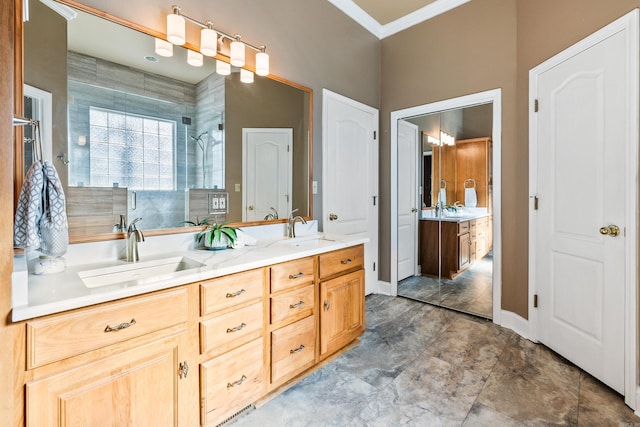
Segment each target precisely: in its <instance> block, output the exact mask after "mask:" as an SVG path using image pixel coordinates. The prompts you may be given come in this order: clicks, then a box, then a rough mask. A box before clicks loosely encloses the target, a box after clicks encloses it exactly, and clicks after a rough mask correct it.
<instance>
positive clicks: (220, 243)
mask: <svg viewBox="0 0 640 427" xmlns="http://www.w3.org/2000/svg"><path fill="white" fill-rule="evenodd" d="M185 222H186V223H188V224H191V225H195V226H197V225H204V226H205V228H204V229H202V231H200V232H198V233H197V234H196V242H198V243H200V242H203V243H204V246H205V247H206V248H207V249H212V250H221V249H226V248H228V247H229V246H233V244H234V243H235V242H236V239H237V238H238V235H237V233H236V230H238V228H236V227H231V226H229V225H227V224H228V222H223V223H220V224H218V222H214V223H212V224H210V223H209V220H208V218H204V219H203V220H201V221H199V222H198V223H197V224H196V223H194V222H192V221H185Z"/></svg>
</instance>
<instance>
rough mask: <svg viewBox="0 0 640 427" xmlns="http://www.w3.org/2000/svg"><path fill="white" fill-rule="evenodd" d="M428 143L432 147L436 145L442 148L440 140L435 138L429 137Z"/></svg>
mask: <svg viewBox="0 0 640 427" xmlns="http://www.w3.org/2000/svg"><path fill="white" fill-rule="evenodd" d="M427 142H428V143H429V144H431V145H436V146H438V147H439V146H441V145H442V143H441V142H440V140H439V139H438V138H435V137H433V136H431V135H427Z"/></svg>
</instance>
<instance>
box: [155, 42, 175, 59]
mask: <svg viewBox="0 0 640 427" xmlns="http://www.w3.org/2000/svg"><path fill="white" fill-rule="evenodd" d="M156 54H158V55H160V56H164V57H166V58H169V57H172V56H173V44H171V43H169V42H168V41H166V40H162V39H158V38H156Z"/></svg>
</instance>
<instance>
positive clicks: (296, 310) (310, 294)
mask: <svg viewBox="0 0 640 427" xmlns="http://www.w3.org/2000/svg"><path fill="white" fill-rule="evenodd" d="M314 302H315V286H314V285H313V284H310V285H308V286H305V287H304V288H299V289H294V290H293V291H289V292H287V293H284V294H280V295H276V296H274V297H271V324H274V323H277V322H280V321H286V320H290V319H294V318H300V317H303V316H305V315H308V314H311V312H312V310H313V305H314Z"/></svg>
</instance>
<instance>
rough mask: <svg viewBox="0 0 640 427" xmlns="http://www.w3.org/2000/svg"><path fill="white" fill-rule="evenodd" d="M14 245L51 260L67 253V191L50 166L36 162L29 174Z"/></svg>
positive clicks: (17, 210)
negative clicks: (39, 253)
mask: <svg viewBox="0 0 640 427" xmlns="http://www.w3.org/2000/svg"><path fill="white" fill-rule="evenodd" d="M13 244H14V246H15V247H18V248H25V249H30V250H40V251H41V252H42V253H44V254H45V255H51V256H62V255H64V254H65V253H66V252H67V246H68V244H69V232H68V225H67V214H66V209H65V197H64V191H63V189H62V183H61V182H60V178H59V177H58V173H57V172H56V169H55V168H54V166H53V165H52V164H51V163H49V162H46V161H45V162H34V163H33V164H32V165H31V167H30V168H29V170H28V171H27V175H26V176H25V180H24V183H23V185H22V189H21V191H20V198H19V200H18V207H17V209H16V216H15V225H14V229H13Z"/></svg>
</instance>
